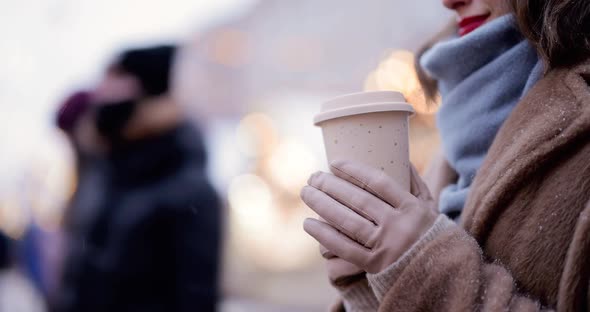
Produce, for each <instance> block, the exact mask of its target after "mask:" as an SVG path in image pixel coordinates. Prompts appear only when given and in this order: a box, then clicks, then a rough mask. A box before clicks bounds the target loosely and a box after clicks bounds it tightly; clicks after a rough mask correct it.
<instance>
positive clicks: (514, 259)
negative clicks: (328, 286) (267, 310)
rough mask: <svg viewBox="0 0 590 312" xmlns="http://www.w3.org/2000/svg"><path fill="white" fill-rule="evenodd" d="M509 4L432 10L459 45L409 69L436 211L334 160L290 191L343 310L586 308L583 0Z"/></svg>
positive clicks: (587, 99) (589, 171)
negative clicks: (433, 106)
mask: <svg viewBox="0 0 590 312" xmlns="http://www.w3.org/2000/svg"><path fill="white" fill-rule="evenodd" d="M510 2H511V3H510V4H511V5H507V3H503V2H502V1H495V0H471V1H470V0H443V3H444V4H445V6H446V7H448V8H449V9H452V10H455V11H456V13H457V15H458V17H459V19H458V20H459V21H460V22H459V25H458V26H459V38H454V39H451V40H448V41H445V42H441V43H439V44H436V45H435V46H433V47H432V49H430V50H429V51H428V52H426V53H425V54H424V55H423V56H422V58H421V60H420V63H421V65H422V67H423V69H424V71H425V72H426V74H428V75H429V76H430V77H431V78H434V79H435V80H437V82H438V89H439V91H440V93H441V95H442V99H443V103H442V105H441V109H440V111H439V113H438V116H437V118H438V126H439V128H440V130H441V137H442V146H443V152H442V155H443V156H444V159H443V160H442V161H438V162H437V163H438V165H439V169H440V170H434V172H437V171H438V172H439V173H443V174H439V175H438V176H439V177H442V176H445V177H453V174H449V169H450V168H452V169H454V171H455V173H456V176H457V178H456V179H453V180H448V181H444V182H442V181H441V180H440V179H439V180H438V181H434V182H432V181H430V182H431V183H428V184H429V185H438V186H444V188H443V189H442V190H440V188H438V187H437V188H434V189H431V191H433V195H434V198H437V199H438V202H435V201H434V200H433V199H432V198H433V197H432V196H431V193H430V190H429V189H428V187H427V186H426V183H425V182H424V181H423V180H422V179H421V178H420V177H419V176H418V174H417V173H416V171H415V170H413V175H412V176H413V182H412V189H411V192H409V193H408V192H405V191H403V190H402V189H401V188H400V187H399V186H397V184H396V183H395V181H394V180H392V179H391V178H389V177H387V176H386V175H384V174H383V173H382V172H381V171H380V170H375V169H373V168H368V167H365V166H363V165H362V164H358V163H355V162H350V161H345V160H342V161H336V162H334V163H332V164H331V170H332V172H333V173H334V175H331V174H326V173H316V174H314V175H312V177H311V178H310V179H309V183H308V184H309V186H306V187H305V188H304V189H303V190H302V198H303V200H304V201H305V202H306V204H307V205H308V206H309V207H310V208H311V209H313V210H314V211H316V212H317V213H318V214H319V215H320V216H321V217H322V218H323V219H325V220H327V221H326V222H322V221H318V220H313V219H308V220H306V221H305V224H304V228H305V230H306V231H307V232H308V233H309V234H310V235H311V236H313V237H314V238H315V239H316V240H318V242H320V244H322V245H323V246H325V248H323V251H324V252H323V255H324V257H325V258H326V259H327V260H326V261H327V267H328V273H329V276H330V279H331V281H332V282H333V283H334V285H336V286H337V287H338V289H339V290H340V292H341V296H342V298H343V302H344V308H345V309H346V311H376V310H379V311H414V310H419V311H479V310H485V311H500V310H511V311H537V310H557V311H587V310H588V309H590V292H589V288H590V287H589V284H590V162H588V160H589V159H590V139H589V135H590V86H589V84H590V60H589V59H588V58H589V57H590V2H587V1H585V0H563V1H559V2H558V1H549V0H546V1H540V0H511V1H510ZM511 10H512V12H510V11H511ZM507 13H508V15H507ZM516 24H517V25H518V27H517V26H516ZM515 30H518V31H515ZM520 34H524V36H525V37H526V39H527V41H525V40H524V39H523V37H522V35H520ZM531 49H534V50H533V51H536V52H537V53H530V51H531ZM537 55H538V57H537ZM539 59H540V61H539ZM451 62H452V63H451ZM430 86H433V84H431V85H430ZM431 91H432V90H431ZM457 128H458V129H457ZM475 172H477V175H475ZM451 173H452V172H451ZM473 176H475V178H474V179H473ZM439 210H442V211H444V212H445V213H446V214H448V215H449V216H451V217H454V218H457V219H459V222H460V223H459V224H456V223H455V222H453V221H451V219H450V218H449V217H447V216H446V215H445V214H439ZM355 212H356V213H355ZM358 271H364V272H363V273H360V274H355V273H357V272H358ZM365 272H366V273H365ZM365 277H366V278H365ZM340 308H342V307H340Z"/></svg>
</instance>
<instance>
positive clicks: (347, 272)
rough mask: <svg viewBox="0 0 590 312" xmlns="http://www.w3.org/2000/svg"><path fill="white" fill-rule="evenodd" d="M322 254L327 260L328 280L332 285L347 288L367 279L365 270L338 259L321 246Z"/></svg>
mask: <svg viewBox="0 0 590 312" xmlns="http://www.w3.org/2000/svg"><path fill="white" fill-rule="evenodd" d="M320 253H321V254H322V257H324V259H325V260H326V261H325V263H326V271H328V278H329V279H330V282H331V283H332V285H334V286H336V287H346V286H348V285H350V284H353V283H354V282H356V281H358V280H360V279H363V278H364V277H365V271H364V270H363V269H361V268H359V267H358V266H356V265H354V264H352V263H350V262H348V261H346V260H344V259H342V258H339V257H337V256H336V255H334V254H333V253H332V252H331V251H329V250H328V249H327V248H326V247H324V246H322V245H320Z"/></svg>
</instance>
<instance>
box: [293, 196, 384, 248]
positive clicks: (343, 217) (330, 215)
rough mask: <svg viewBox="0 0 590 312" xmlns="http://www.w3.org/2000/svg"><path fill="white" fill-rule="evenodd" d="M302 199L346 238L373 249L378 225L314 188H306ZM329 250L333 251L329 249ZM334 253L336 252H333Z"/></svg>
mask: <svg viewBox="0 0 590 312" xmlns="http://www.w3.org/2000/svg"><path fill="white" fill-rule="evenodd" d="M301 199H303V201H304V202H305V203H306V204H307V205H308V206H309V208H311V209H312V210H313V211H315V212H316V213H317V214H318V215H319V216H320V217H322V218H323V219H325V220H326V221H327V222H328V223H330V224H332V225H333V226H334V227H336V228H337V229H338V230H339V231H341V232H342V233H344V234H345V235H346V236H348V237H350V238H351V239H353V240H355V241H357V242H358V243H359V244H362V245H364V246H366V247H369V248H371V247H372V246H371V245H372V239H371V238H372V237H373V236H374V232H375V229H376V225H375V224H373V223H372V222H371V221H369V220H367V219H365V218H363V217H361V216H360V215H358V214H357V213H355V212H354V211H352V210H351V209H349V208H348V207H346V206H344V205H342V204H341V203H339V202H338V201H336V200H335V199H333V198H332V197H330V196H328V195H327V194H325V193H324V192H322V191H320V190H318V189H316V188H314V187H312V186H305V187H304V188H303V189H302V190H301ZM326 247H328V246H326ZM328 249H329V250H332V249H330V248H329V247H328ZM332 252H334V251H333V250H332Z"/></svg>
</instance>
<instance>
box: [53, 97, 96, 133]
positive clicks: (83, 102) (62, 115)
mask: <svg viewBox="0 0 590 312" xmlns="http://www.w3.org/2000/svg"><path fill="white" fill-rule="evenodd" d="M89 106H90V92H88V91H78V92H74V93H73V94H72V95H70V96H69V97H68V98H66V100H65V101H64V102H63V103H62V104H61V106H60V108H59V110H58V111H57V116H56V123H57V126H58V127H59V128H60V129H62V130H63V131H65V132H67V133H70V132H71V131H72V129H74V126H75V125H76V123H77V122H78V120H79V119H80V117H81V116H82V115H83V114H84V113H85V112H86V111H87V110H88V107H89Z"/></svg>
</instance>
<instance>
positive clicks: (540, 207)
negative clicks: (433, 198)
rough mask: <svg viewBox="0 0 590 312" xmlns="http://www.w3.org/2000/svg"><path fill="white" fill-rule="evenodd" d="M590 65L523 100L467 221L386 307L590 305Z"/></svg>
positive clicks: (423, 256) (402, 279) (403, 278)
mask: <svg viewBox="0 0 590 312" xmlns="http://www.w3.org/2000/svg"><path fill="white" fill-rule="evenodd" d="M587 77H590V61H588V62H585V63H584V64H581V65H578V66H576V67H573V68H568V69H560V70H553V71H551V72H549V73H548V74H547V76H546V77H545V78H544V79H542V80H541V81H539V82H538V83H537V84H536V85H535V87H534V88H533V89H532V90H531V91H530V92H529V93H528V94H527V96H525V98H524V99H523V100H522V101H521V102H520V103H519V104H518V105H517V107H516V108H515V109H514V111H513V112H512V114H511V115H510V117H509V118H508V120H507V121H506V122H505V124H504V125H503V126H502V128H501V129H500V131H499V133H498V135H497V136H496V138H495V140H494V143H493V144H492V146H491V148H490V151H489V153H488V155H487V157H486V159H485V161H484V163H483V165H482V167H481V168H480V171H478V174H477V177H476V179H475V181H474V184H473V187H472V191H471V193H470V195H469V198H468V200H467V203H466V206H465V210H464V214H463V216H462V222H463V224H462V225H463V227H464V229H461V228H460V227H458V226H456V227H453V228H451V229H450V230H448V231H446V232H445V233H443V234H441V235H440V236H439V237H437V238H436V239H434V240H432V241H431V242H430V243H429V244H428V245H426V246H425V247H424V248H423V250H422V251H421V252H420V253H418V254H417V255H416V256H415V258H414V259H413V261H412V262H411V263H410V264H409V265H408V266H407V267H406V268H405V269H404V271H403V272H402V273H401V275H400V276H399V277H398V278H397V280H396V281H395V282H394V283H393V286H392V288H391V289H390V290H389V292H388V293H387V294H386V296H385V298H384V300H383V302H382V303H381V306H380V309H379V311H500V310H509V311H537V310H539V309H555V310H558V311H587V310H588V309H589V308H590V307H589V301H590V298H589V282H590V87H589V85H588V81H587V80H588V79H587Z"/></svg>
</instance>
